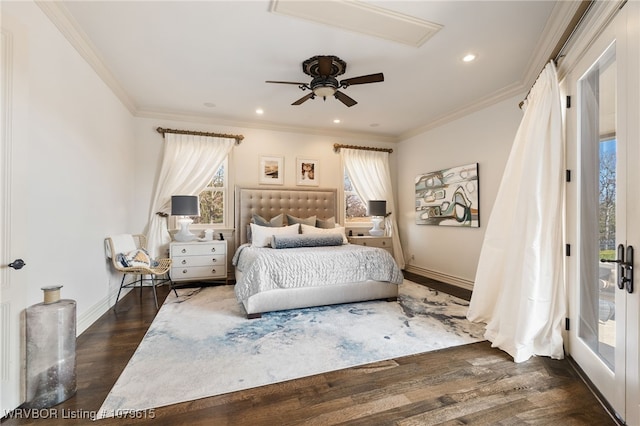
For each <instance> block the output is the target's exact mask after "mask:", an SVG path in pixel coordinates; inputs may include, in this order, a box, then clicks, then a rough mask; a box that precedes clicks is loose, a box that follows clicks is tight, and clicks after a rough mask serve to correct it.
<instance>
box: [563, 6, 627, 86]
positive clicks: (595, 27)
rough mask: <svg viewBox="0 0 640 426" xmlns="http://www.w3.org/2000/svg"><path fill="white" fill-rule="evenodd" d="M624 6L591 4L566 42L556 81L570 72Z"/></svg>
mask: <svg viewBox="0 0 640 426" xmlns="http://www.w3.org/2000/svg"><path fill="white" fill-rule="evenodd" d="M625 4H626V0H616V1H594V2H593V4H592V7H591V9H589V11H588V12H587V14H586V15H585V16H584V18H583V19H582V21H581V22H580V24H579V25H578V27H577V28H576V30H575V32H574V33H573V34H572V36H571V38H570V39H569V40H568V41H567V45H566V54H565V55H564V56H563V57H562V58H561V60H560V61H559V64H558V79H560V80H562V79H563V78H564V77H565V76H566V75H567V74H569V73H570V72H571V70H572V69H573V68H574V67H575V66H576V64H577V63H578V62H579V61H580V59H582V57H583V56H584V54H585V52H586V51H587V50H588V49H589V47H591V45H592V44H593V42H594V41H595V40H596V38H597V37H598V36H599V35H600V34H601V33H602V32H603V31H604V29H605V28H606V27H607V25H608V24H609V23H610V22H611V20H612V19H613V18H614V17H615V16H616V14H617V13H618V11H619V10H620V9H621V8H622V7H623V6H624V5H625Z"/></svg>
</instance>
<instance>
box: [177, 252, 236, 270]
mask: <svg viewBox="0 0 640 426" xmlns="http://www.w3.org/2000/svg"><path fill="white" fill-rule="evenodd" d="M172 259H173V266H175V267H185V266H218V265H224V264H225V262H226V261H227V259H226V256H225V255H223V254H219V255H211V256H175V257H173V258H172Z"/></svg>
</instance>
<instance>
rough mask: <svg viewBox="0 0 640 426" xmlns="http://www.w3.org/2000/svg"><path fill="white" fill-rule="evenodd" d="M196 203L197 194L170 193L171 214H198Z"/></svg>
mask: <svg viewBox="0 0 640 426" xmlns="http://www.w3.org/2000/svg"><path fill="white" fill-rule="evenodd" d="M198 204H199V203H198V196H197V195H172V196H171V215H172V216H198V214H199V212H198Z"/></svg>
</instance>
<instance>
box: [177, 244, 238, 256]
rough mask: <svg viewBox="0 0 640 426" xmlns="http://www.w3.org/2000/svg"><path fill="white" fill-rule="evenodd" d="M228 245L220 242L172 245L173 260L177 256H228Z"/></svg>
mask: <svg viewBox="0 0 640 426" xmlns="http://www.w3.org/2000/svg"><path fill="white" fill-rule="evenodd" d="M226 252H227V243H226V241H220V242H215V243H189V244H176V243H173V244H171V258H172V259H173V258H175V257H176V256H199V255H205V254H226Z"/></svg>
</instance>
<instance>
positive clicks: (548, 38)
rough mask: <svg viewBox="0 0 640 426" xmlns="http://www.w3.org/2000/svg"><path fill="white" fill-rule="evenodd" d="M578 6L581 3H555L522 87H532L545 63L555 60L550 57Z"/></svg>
mask: <svg viewBox="0 0 640 426" xmlns="http://www.w3.org/2000/svg"><path fill="white" fill-rule="evenodd" d="M580 4H581V1H560V2H558V3H556V5H555V6H554V8H553V10H552V11H551V16H550V17H549V19H548V20H547V24H546V25H545V27H544V30H543V31H542V36H541V37H540V39H539V40H538V44H537V48H536V50H535V51H534V52H533V54H532V55H531V59H530V60H529V65H528V66H527V68H526V71H525V73H524V75H523V77H522V82H523V85H525V86H529V87H530V86H533V84H534V83H535V81H536V80H537V78H538V76H539V75H540V73H541V72H542V70H543V69H544V67H545V66H547V63H548V62H549V61H550V60H551V59H555V58H552V57H551V56H552V55H553V53H554V50H555V49H556V47H557V46H558V43H559V42H560V41H561V39H562V37H563V35H564V34H565V32H566V31H567V30H568V29H569V26H570V25H571V21H572V20H573V18H574V16H575V14H576V12H577V11H578V9H579V8H580Z"/></svg>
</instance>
